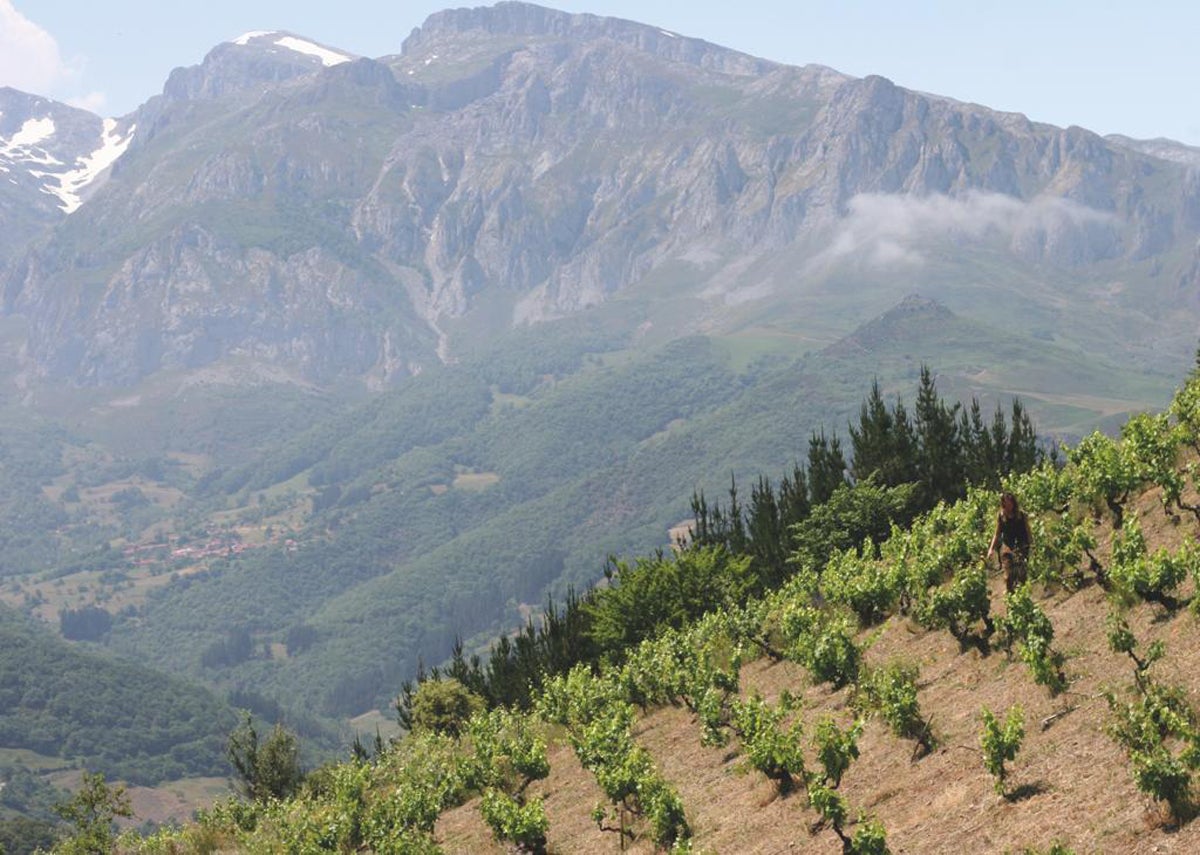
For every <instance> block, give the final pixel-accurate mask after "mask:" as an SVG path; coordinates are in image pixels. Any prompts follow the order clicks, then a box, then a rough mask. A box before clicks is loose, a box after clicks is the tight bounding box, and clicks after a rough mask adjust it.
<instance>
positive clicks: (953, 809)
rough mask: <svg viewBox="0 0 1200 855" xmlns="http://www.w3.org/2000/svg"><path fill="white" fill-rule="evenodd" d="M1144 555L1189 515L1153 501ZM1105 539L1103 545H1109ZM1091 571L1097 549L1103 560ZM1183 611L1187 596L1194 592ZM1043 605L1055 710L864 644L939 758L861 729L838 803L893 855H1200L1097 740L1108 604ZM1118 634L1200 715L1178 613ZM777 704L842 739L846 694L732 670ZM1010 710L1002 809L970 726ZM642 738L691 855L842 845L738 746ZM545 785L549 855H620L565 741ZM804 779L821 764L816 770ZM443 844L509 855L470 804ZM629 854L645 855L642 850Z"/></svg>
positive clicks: (1031, 687) (1199, 648) (646, 733)
mask: <svg viewBox="0 0 1200 855" xmlns="http://www.w3.org/2000/svg"><path fill="white" fill-rule="evenodd" d="M1137 507H1138V510H1139V513H1140V516H1141V519H1142V523H1143V530H1144V532H1145V534H1146V539H1147V543H1148V544H1149V546H1150V548H1151V549H1156V548H1158V547H1159V546H1167V547H1171V548H1174V547H1175V546H1177V545H1178V544H1179V543H1181V542H1182V541H1183V539H1184V538H1190V537H1195V536H1196V535H1197V531H1198V527H1197V523H1196V521H1195V520H1194V519H1193V518H1192V517H1191V515H1183V516H1177V517H1175V518H1171V517H1169V516H1168V515H1166V514H1164V512H1163V510H1162V507H1161V505H1160V504H1159V502H1158V500H1157V497H1156V496H1155V495H1153V494H1148V495H1146V496H1144V497H1142V498H1141V499H1140V500H1139V502H1138V504H1137ZM1109 534H1110V532H1109V529H1108V528H1107V526H1104V527H1102V528H1101V529H1100V530H1099V531H1098V541H1099V542H1100V543H1101V544H1107V542H1108V539H1109ZM1100 555H1101V558H1102V560H1106V559H1107V549H1106V548H1102V549H1101V550H1100ZM991 592H992V603H993V611H994V612H1000V611H1002V610H1003V601H1004V599H1003V593H1004V587H1003V582H1002V580H1001V579H1000V578H999V577H998V576H994V577H993V578H992V580H991ZM1185 593H1186V594H1191V585H1190V584H1189V585H1188V586H1187V589H1186V590H1185ZM1037 600H1038V602H1039V604H1040V605H1041V606H1042V608H1043V609H1045V611H1046V613H1047V614H1048V615H1049V616H1050V618H1051V619H1052V621H1053V623H1054V628H1055V640H1054V647H1055V649H1057V650H1059V651H1061V652H1062V653H1064V654H1065V655H1066V665H1065V670H1066V673H1067V676H1068V678H1069V681H1070V685H1069V687H1068V689H1067V690H1066V691H1065V692H1063V693H1061V694H1060V695H1058V696H1057V697H1052V696H1051V695H1050V693H1049V692H1048V691H1047V689H1046V688H1044V687H1041V686H1038V685H1036V684H1035V683H1034V682H1033V679H1032V677H1031V676H1030V674H1029V671H1028V669H1027V668H1026V666H1025V665H1024V664H1023V663H1022V662H1020V661H1019V660H1018V659H1016V658H1015V657H1013V658H1012V659H1010V658H1008V657H1007V656H1006V655H1005V653H1004V652H1003V651H1002V650H999V649H996V645H995V640H994V644H993V647H992V649H990V650H988V651H986V652H983V651H981V650H979V649H977V648H968V649H966V650H964V649H961V648H960V646H959V644H958V643H957V642H956V641H955V640H954V639H953V638H952V637H951V636H950V635H949V634H948V633H945V632H926V631H925V630H923V629H920V628H919V627H917V626H916V625H915V624H913V623H911V622H910V621H908V620H907V619H905V618H900V617H896V618H892V619H890V620H889V621H887V622H886V623H885V624H883V625H882V626H881V627H877V628H875V629H872V630H867V631H865V632H864V633H863V634H862V636H861V637H860V639H859V640H860V643H861V642H867V641H869V642H870V646H869V649H868V651H867V654H866V656H867V660H868V661H869V662H872V663H874V664H879V663H882V662H888V661H894V660H903V661H907V662H911V663H915V664H917V665H919V666H920V674H921V676H920V682H919V692H920V702H921V708H922V710H923V712H924V713H925V714H926V715H932V723H933V730H934V733H935V735H936V737H937V739H938V742H939V746H938V748H937V749H936V750H935V751H934V752H933V753H931V754H930V755H928V756H926V757H923V758H920V759H915V760H914V758H913V749H914V744H913V742H911V741H909V740H902V739H899V738H897V737H895V736H893V735H892V734H891V733H890V732H889V731H888V730H887V728H886V726H885V725H884V724H883V723H882V722H880V721H878V720H872V721H871V722H869V723H868V725H867V727H866V730H865V732H864V734H863V736H862V739H861V740H860V742H859V747H860V749H861V756H860V758H859V760H858V761H857V762H856V763H855V764H854V765H853V766H852V767H851V769H850V771H849V772H848V773H847V775H846V778H845V780H844V781H843V783H842V786H841V792H842V793H843V795H844V796H845V797H846V799H847V801H848V802H849V803H850V805H851V809H852V811H855V812H857V811H863V812H865V813H867V814H870V815H873V816H874V817H876V818H877V819H878V820H879V821H880V822H882V823H883V825H884V827H885V828H886V829H887V834H888V844H889V846H890V848H891V850H892V851H893V852H896V853H914V855H915V853H961V855H971V854H972V853H992V852H996V853H1002V852H1023V851H1025V850H1026V849H1027V848H1033V849H1035V850H1045V849H1047V848H1049V847H1050V846H1051V845H1052V844H1053V843H1055V842H1059V843H1062V844H1064V845H1066V846H1068V847H1070V848H1071V849H1072V850H1073V851H1075V852H1077V853H1084V852H1089V853H1090V852H1101V853H1142V852H1145V853H1190V852H1200V819H1197V820H1195V821H1193V822H1191V823H1189V824H1186V825H1184V826H1183V827H1181V828H1177V827H1174V826H1172V825H1171V824H1170V823H1169V821H1168V819H1167V816H1166V814H1165V812H1164V811H1163V810H1162V808H1161V807H1160V806H1158V805H1156V804H1154V803H1153V802H1151V801H1150V800H1149V799H1148V798H1146V797H1145V796H1143V795H1142V794H1141V793H1139V792H1138V791H1137V789H1136V788H1135V786H1134V781H1133V777H1132V774H1131V769H1130V765H1129V762H1128V759H1127V758H1126V756H1125V755H1124V753H1123V752H1122V750H1121V749H1120V747H1119V746H1118V745H1117V744H1116V743H1115V742H1114V741H1113V740H1112V739H1110V738H1109V737H1108V736H1107V735H1106V733H1105V726H1106V724H1107V723H1108V722H1109V719H1110V714H1109V709H1108V704H1107V702H1106V700H1105V698H1104V696H1103V692H1104V691H1106V690H1111V691H1114V692H1116V693H1117V694H1118V696H1122V695H1123V693H1125V692H1126V691H1127V688H1128V687H1129V686H1130V685H1131V684H1132V673H1133V670H1132V663H1131V661H1130V660H1129V659H1128V658H1127V657H1125V656H1123V655H1117V654H1114V653H1111V652H1110V651H1109V649H1108V645H1107V641H1106V635H1105V616H1106V615H1107V613H1108V611H1109V605H1108V603H1107V600H1106V596H1105V594H1104V591H1103V590H1101V588H1100V587H1099V586H1098V585H1096V584H1094V583H1085V584H1084V586H1083V587H1081V588H1080V589H1079V590H1076V591H1067V590H1055V591H1047V590H1040V591H1038V592H1037ZM1129 623H1130V626H1131V628H1132V629H1133V631H1134V634H1135V635H1136V636H1137V638H1138V640H1139V642H1140V643H1141V644H1143V645H1144V644H1146V643H1148V642H1149V641H1151V640H1154V639H1162V640H1164V641H1165V642H1166V645H1167V657H1166V659H1165V660H1164V661H1163V662H1161V663H1159V664H1158V665H1156V666H1154V668H1155V671H1154V673H1155V674H1156V676H1157V678H1158V679H1159V680H1162V681H1164V682H1168V683H1173V684H1178V685H1181V686H1184V687H1185V688H1186V689H1187V691H1188V693H1189V695H1190V696H1191V697H1192V698H1193V704H1194V705H1195V706H1196V707H1198V708H1200V698H1198V697H1197V695H1198V693H1200V672H1198V669H1197V664H1198V663H1200V660H1198V658H1197V654H1198V653H1200V644H1198V641H1200V623H1198V621H1197V619H1196V618H1195V617H1193V616H1192V615H1191V614H1190V613H1188V612H1187V610H1186V609H1181V610H1179V611H1177V612H1175V613H1173V614H1171V613H1168V612H1166V611H1165V610H1164V609H1162V608H1161V607H1159V606H1151V605H1143V606H1139V607H1136V608H1134V609H1132V610H1131V611H1130V613H1129ZM784 689H787V690H789V691H791V692H792V693H794V694H801V693H802V694H803V697H804V700H805V711H804V718H805V720H806V722H815V721H816V719H817V718H818V717H819V716H820V715H822V714H826V713H829V714H833V715H834V716H836V717H837V718H838V719H839V720H840V721H841V722H843V723H848V722H849V721H850V720H851V717H852V715H851V713H850V711H849V710H848V708H847V703H848V698H849V691H848V690H841V691H837V692H834V691H830V690H829V689H828V688H826V687H821V686H812V685H811V681H810V680H809V679H808V677H807V675H806V673H805V672H804V671H803V670H802V669H801V668H799V667H798V666H796V665H793V664H791V663H787V662H781V663H772V662H770V661H769V660H766V659H763V660H759V661H757V662H754V663H751V664H750V665H748V666H746V667H745V668H743V691H744V692H750V691H758V692H760V693H762V694H763V695H764V696H766V697H768V698H773V697H776V696H778V694H779V693H780V692H781V691H782V690H784ZM1013 704H1020V705H1021V706H1022V707H1023V709H1024V712H1025V730H1026V736H1025V740H1024V743H1023V745H1022V747H1021V750H1020V753H1018V755H1017V757H1016V759H1015V761H1013V762H1012V763H1011V764H1009V768H1010V772H1009V782H1008V790H1009V796H1008V797H1007V798H1006V797H1002V796H1000V795H997V793H996V792H995V790H994V789H993V781H992V778H991V776H990V775H989V774H988V773H987V771H986V770H985V769H984V766H983V761H982V754H981V751H980V748H979V737H980V732H981V723H980V710H981V709H982V708H983V707H984V706H987V707H989V708H990V709H992V710H993V711H994V712H996V713H997V714H998V715H1002V714H1003V712H1004V711H1005V710H1007V709H1008V708H1009V707H1010V706H1011V705H1013ZM636 736H637V739H638V741H639V742H640V743H641V744H642V745H644V746H645V747H646V748H647V749H648V750H649V751H650V752H651V753H652V754H653V756H654V757H655V759H656V761H657V763H658V765H659V768H660V770H661V771H662V773H663V774H664V775H665V777H666V778H667V779H668V780H670V781H671V782H672V783H673V784H674V785H675V786H676V787H677V788H678V790H679V792H680V794H681V796H682V798H683V802H684V805H685V807H686V809H687V815H688V821H689V822H690V824H691V827H692V830H693V833H694V835H695V837H694V846H695V851H697V852H705V853H708V852H711V853H746V854H747V855H750V853H763V855H765V854H766V853H829V855H836V853H839V852H840V851H841V844H840V842H839V840H838V839H837V837H836V836H835V834H834V833H833V832H832V831H831V830H829V829H818V830H816V831H814V830H813V826H814V823H815V822H816V819H817V815H816V813H815V812H814V811H813V810H812V809H810V808H809V807H808V806H807V805H806V801H805V797H804V794H803V793H793V794H791V795H788V796H786V797H784V796H780V795H779V794H778V793H777V792H776V791H775V789H774V787H773V786H772V785H771V783H770V782H769V781H767V779H766V778H764V777H763V776H762V775H760V774H758V773H757V772H754V771H752V770H749V769H747V768H745V766H744V764H743V762H742V760H741V758H740V757H739V755H738V749H737V743H736V740H735V741H734V742H733V743H732V744H731V745H730V746H729V747H728V748H706V747H703V746H701V744H700V728H699V726H698V725H697V723H696V722H695V721H694V719H693V717H692V716H691V714H690V713H688V712H687V710H685V709H676V708H665V709H659V710H655V711H652V712H650V713H649V714H648V715H646V716H644V717H643V718H642V719H641V720H640V722H639V724H638V727H637V731H636ZM550 759H551V773H550V777H549V778H548V779H546V780H545V781H542V782H539V784H537V785H535V787H534V788H533V790H534V791H535V792H540V793H542V794H544V795H545V797H546V811H547V814H548V816H549V820H550V831H549V843H550V848H551V850H552V851H553V852H558V853H577V852H578V853H590V852H617V851H620V848H621V847H620V841H619V839H618V835H617V834H615V833H603V832H600V831H599V830H598V829H597V828H596V825H595V824H594V823H593V822H592V821H591V819H590V816H589V814H590V812H591V809H592V807H593V806H594V805H595V804H596V803H597V802H598V801H601V800H602V795H601V793H600V791H599V789H598V788H597V786H596V784H595V782H594V780H593V779H592V777H591V775H590V774H588V773H587V772H585V771H584V770H583V769H582V768H581V767H580V766H579V763H578V762H577V761H576V759H575V757H574V755H573V754H572V752H571V750H570V747H569V746H568V745H566V744H565V743H564V742H563V741H562V740H559V741H558V742H557V744H555V745H554V747H553V748H552V751H551V758H550ZM814 765H815V761H814ZM437 836H438V839H439V842H440V843H441V845H442V846H443V847H444V848H445V849H446V851H447V852H471V853H480V855H482V853H500V852H506V851H510V850H508V849H507V848H506V847H505V846H503V845H500V844H497V843H496V842H495V841H493V840H492V838H491V835H490V832H489V830H488V829H487V827H486V826H485V825H484V824H483V822H482V820H481V819H480V816H479V809H478V803H477V802H471V803H468V804H466V805H463V806H462V807H460V808H457V809H455V810H453V811H450V812H449V813H447V814H445V815H444V816H443V817H442V819H441V821H440V822H439V824H438V828H437ZM627 851H633V852H650V851H653V847H652V846H651V845H650V844H649V843H648V842H646V841H645V840H639V841H637V842H636V843H634V844H633V845H632V846H630V847H627Z"/></svg>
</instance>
